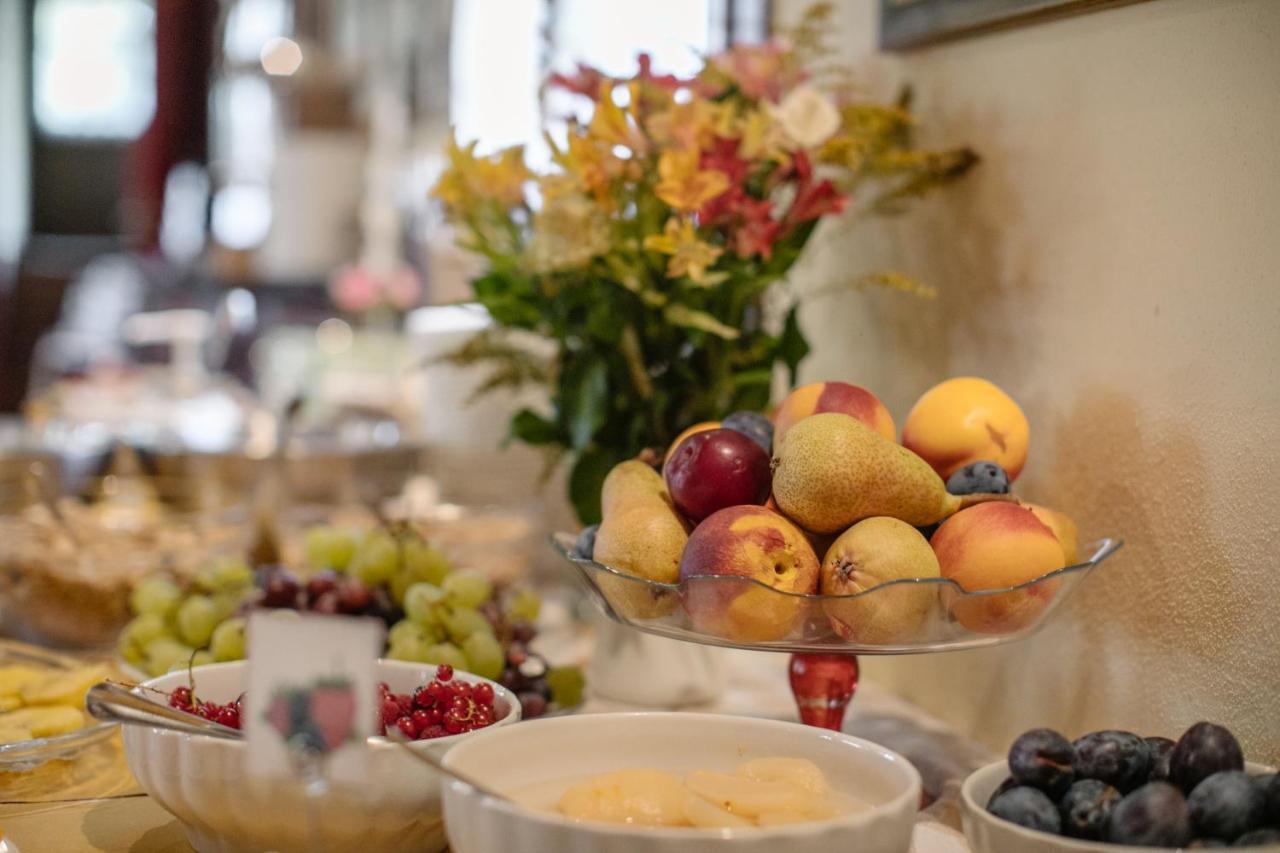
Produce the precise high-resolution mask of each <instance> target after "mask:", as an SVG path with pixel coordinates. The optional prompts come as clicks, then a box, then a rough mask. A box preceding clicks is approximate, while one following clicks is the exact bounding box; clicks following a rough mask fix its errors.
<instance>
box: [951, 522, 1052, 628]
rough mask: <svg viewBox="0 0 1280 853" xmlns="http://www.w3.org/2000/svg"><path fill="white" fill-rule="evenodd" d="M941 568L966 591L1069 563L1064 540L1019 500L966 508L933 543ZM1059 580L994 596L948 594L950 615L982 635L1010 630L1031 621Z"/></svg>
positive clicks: (1008, 582)
mask: <svg viewBox="0 0 1280 853" xmlns="http://www.w3.org/2000/svg"><path fill="white" fill-rule="evenodd" d="M929 544H930V545H932V546H933V551H934V553H935V554H937V556H938V568H939V569H940V571H941V572H942V576H943V577H944V578H950V579H951V580H953V581H955V582H956V583H958V584H959V585H960V586H961V587H962V588H963V589H964V590H965V591H967V592H976V591H979V590H985V589H1004V588H1006V587H1013V586H1017V585H1019V584H1023V583H1026V582H1027V581H1031V580H1035V579H1036V578H1039V577H1041V576H1043V575H1046V574H1048V573H1049V572H1052V571H1055V570H1057V569H1060V568H1062V567H1063V565H1065V562H1064V559H1063V553H1062V545H1061V544H1060V543H1059V542H1058V538H1057V537H1056V536H1054V535H1053V531H1052V530H1050V529H1049V528H1048V527H1047V526H1045V525H1044V523H1043V522H1041V521H1040V519H1038V518H1036V516H1035V513H1033V512H1032V511H1031V510H1029V509H1026V508H1025V507H1021V506H1018V505H1017V504H1014V503H983V504H977V505H976V506H971V507H969V508H968V509H962V510H960V512H958V513H956V514H955V515H953V516H951V517H950V518H948V519H947V520H946V521H944V522H943V523H942V525H941V526H940V527H939V528H938V529H937V530H936V531H935V532H934V534H933V538H932V539H931V540H930V542H929ZM1058 585H1059V583H1058V581H1057V580H1056V579H1055V580H1051V581H1044V582H1042V583H1038V584H1035V585H1034V586H1030V587H1027V588H1026V589H1019V590H1014V591H1012V592H1007V593H1002V594H999V595H989V596H973V597H969V596H960V595H957V594H955V593H954V592H953V593H952V594H951V595H950V596H948V597H947V598H948V606H949V607H950V610H951V614H952V615H953V616H955V618H956V619H957V621H959V622H960V624H961V625H963V626H964V627H966V628H968V629H969V630H970V631H976V632H977V633H980V634H1008V633H1012V632H1014V631H1019V630H1021V629H1023V628H1026V627H1028V626H1029V625H1031V624H1032V623H1033V622H1035V620H1036V619H1037V618H1038V617H1039V616H1040V613H1041V612H1042V611H1043V610H1044V608H1045V607H1046V606H1047V605H1048V604H1049V602H1050V601H1051V600H1052V599H1053V596H1054V594H1055V593H1056V592H1057V590H1058Z"/></svg>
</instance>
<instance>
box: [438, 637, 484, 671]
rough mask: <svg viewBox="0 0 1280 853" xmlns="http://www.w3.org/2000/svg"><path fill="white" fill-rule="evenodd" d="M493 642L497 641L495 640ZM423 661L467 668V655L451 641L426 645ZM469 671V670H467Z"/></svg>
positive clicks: (455, 667)
mask: <svg viewBox="0 0 1280 853" xmlns="http://www.w3.org/2000/svg"><path fill="white" fill-rule="evenodd" d="M494 642H497V641H496V640H495V641H494ZM422 662H423V663H433V664H435V665H436V666H439V665H440V664H445V663H447V664H449V666H451V667H453V668H454V669H460V670H467V657H466V655H464V654H463V653H462V650H461V649H459V648H458V647H457V646H455V645H454V644H453V643H436V644H435V645H433V646H428V647H427V650H426V655H425V657H424V659H423V661H422ZM467 671H469V670H467Z"/></svg>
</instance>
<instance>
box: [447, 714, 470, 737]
mask: <svg viewBox="0 0 1280 853" xmlns="http://www.w3.org/2000/svg"><path fill="white" fill-rule="evenodd" d="M466 729H467V723H466V721H465V720H463V719H462V718H461V717H459V716H457V715H456V714H454V713H453V712H452V711H450V712H449V713H447V714H445V715H444V730H445V731H446V732H448V733H449V734H451V735H457V734H462V733H463V732H464V731H466Z"/></svg>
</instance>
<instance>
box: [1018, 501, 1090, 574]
mask: <svg viewBox="0 0 1280 853" xmlns="http://www.w3.org/2000/svg"><path fill="white" fill-rule="evenodd" d="M1023 506H1025V507H1026V508H1027V509H1029V510H1031V512H1032V513H1034V514H1035V517H1036V518H1038V519H1040V521H1042V522H1043V523H1044V525H1045V527H1048V528H1049V529H1050V530H1052V531H1053V535H1054V536H1056V537H1058V542H1059V543H1060V544H1061V545H1062V556H1063V558H1064V559H1066V561H1067V563H1066V564H1067V565H1068V566H1074V565H1075V564H1076V563H1078V562H1080V534H1079V533H1078V532H1077V530H1076V523H1075V522H1074V521H1072V520H1071V517H1070V516H1069V515H1067V514H1066V513H1065V512H1058V511H1057V510H1056V509H1049V508H1048V507H1047V506H1040V505H1038V504H1033V503H1024V504H1023Z"/></svg>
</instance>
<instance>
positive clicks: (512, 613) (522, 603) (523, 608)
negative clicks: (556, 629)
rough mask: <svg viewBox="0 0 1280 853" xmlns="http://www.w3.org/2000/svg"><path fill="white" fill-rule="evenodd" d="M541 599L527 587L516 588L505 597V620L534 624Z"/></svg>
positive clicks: (540, 605)
mask: <svg viewBox="0 0 1280 853" xmlns="http://www.w3.org/2000/svg"><path fill="white" fill-rule="evenodd" d="M541 609H542V599H541V598H540V597H539V596H538V594H537V593H536V592H534V591H533V590H531V589H529V587H527V586H518V587H516V588H515V589H513V590H511V593H510V594H509V595H508V596H507V618H508V619H510V620H511V621H512V622H530V623H532V622H536V621H538V611H540V610H541Z"/></svg>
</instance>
